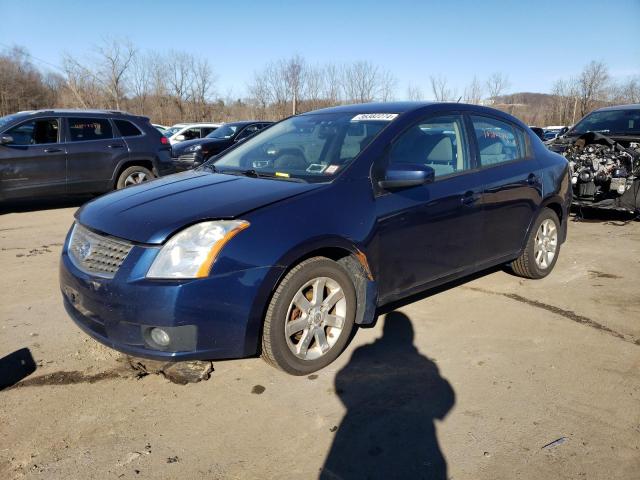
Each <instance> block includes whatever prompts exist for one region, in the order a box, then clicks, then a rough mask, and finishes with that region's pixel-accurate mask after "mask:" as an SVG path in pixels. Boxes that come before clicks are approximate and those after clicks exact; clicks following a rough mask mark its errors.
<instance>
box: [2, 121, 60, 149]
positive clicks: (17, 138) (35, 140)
mask: <svg viewBox="0 0 640 480" xmlns="http://www.w3.org/2000/svg"><path fill="white" fill-rule="evenodd" d="M58 126H59V123H58V120H57V119H56V118H40V119H38V120H31V121H30V122H25V123H22V124H20V125H18V126H17V127H13V128H12V129H11V130H9V131H8V132H6V133H5V135H9V136H10V137H12V138H13V142H11V144H10V145H39V144H45V143H58V132H59V128H58Z"/></svg>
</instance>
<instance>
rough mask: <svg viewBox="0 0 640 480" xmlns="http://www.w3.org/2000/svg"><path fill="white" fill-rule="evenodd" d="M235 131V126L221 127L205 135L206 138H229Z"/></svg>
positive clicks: (236, 129)
mask: <svg viewBox="0 0 640 480" xmlns="http://www.w3.org/2000/svg"><path fill="white" fill-rule="evenodd" d="M237 131H238V126H237V125H223V126H221V127H218V128H216V129H215V130H214V131H213V132H211V133H210V134H209V135H207V138H231V137H233V135H234V134H235V133H236V132H237Z"/></svg>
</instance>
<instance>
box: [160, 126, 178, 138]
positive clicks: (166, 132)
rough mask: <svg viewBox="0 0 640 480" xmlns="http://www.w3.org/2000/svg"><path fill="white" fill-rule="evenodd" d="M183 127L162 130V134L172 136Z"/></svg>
mask: <svg viewBox="0 0 640 480" xmlns="http://www.w3.org/2000/svg"><path fill="white" fill-rule="evenodd" d="M180 129H181V127H171V128H167V129H166V130H165V131H164V132H162V134H163V135H164V136H165V137H170V136H172V135H174V134H176V133H178V132H179V131H180Z"/></svg>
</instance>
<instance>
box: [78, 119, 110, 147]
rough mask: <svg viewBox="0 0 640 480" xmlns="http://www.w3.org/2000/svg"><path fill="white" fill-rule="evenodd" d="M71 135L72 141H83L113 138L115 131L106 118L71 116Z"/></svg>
mask: <svg viewBox="0 0 640 480" xmlns="http://www.w3.org/2000/svg"><path fill="white" fill-rule="evenodd" d="M69 135H70V138H71V141H72V142H83V141H87V140H104V139H108V138H113V131H112V129H111V123H109V120H107V119H106V118H70V119H69Z"/></svg>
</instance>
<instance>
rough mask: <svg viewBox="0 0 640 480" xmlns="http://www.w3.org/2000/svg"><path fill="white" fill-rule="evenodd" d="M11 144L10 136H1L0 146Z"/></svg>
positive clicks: (11, 138)
mask: <svg viewBox="0 0 640 480" xmlns="http://www.w3.org/2000/svg"><path fill="white" fill-rule="evenodd" d="M10 143H13V137H12V136H11V135H2V136H1V137H0V145H9V144H10Z"/></svg>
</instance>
